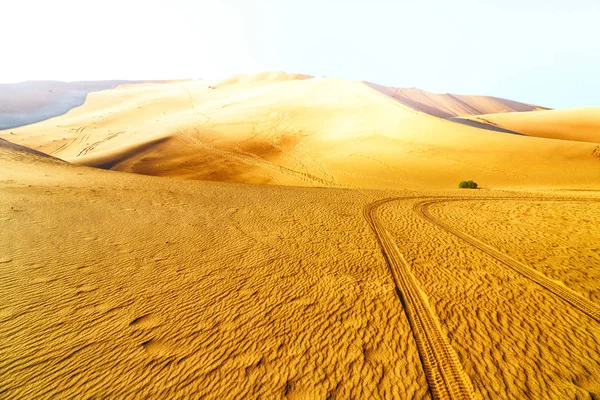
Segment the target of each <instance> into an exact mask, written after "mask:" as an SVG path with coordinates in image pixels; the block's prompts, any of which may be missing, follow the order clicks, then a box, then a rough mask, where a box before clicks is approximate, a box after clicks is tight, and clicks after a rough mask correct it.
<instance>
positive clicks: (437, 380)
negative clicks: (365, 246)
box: [364, 198, 473, 399]
mask: <svg viewBox="0 0 600 400" xmlns="http://www.w3.org/2000/svg"><path fill="white" fill-rule="evenodd" d="M401 199H402V200H404V199H406V198H390V199H383V200H379V201H376V202H374V203H371V204H368V205H367V206H366V207H365V208H364V215H365V218H366V219H367V221H368V222H369V224H370V225H371V228H372V229H373V232H374V233H375V236H376V237H377V240H378V242H379V244H380V246H381V248H382V250H383V254H384V256H385V259H386V261H387V264H388V266H389V269H390V272H391V273H392V276H393V278H394V282H395V284H396V293H397V294H398V297H400V299H401V301H402V303H403V305H404V310H405V312H406V315H407V316H408V320H409V322H410V326H411V329H412V331H413V335H414V337H415V341H416V343H417V348H418V350H419V355H420V357H421V362H422V363H423V369H424V370H425V376H426V378H427V383H428V385H429V389H430V391H431V393H432V395H433V397H434V398H435V399H472V398H473V387H472V385H471V382H470V380H469V378H468V377H467V375H466V374H465V372H464V371H463V369H462V365H461V364H460V361H459V359H458V356H457V355H456V353H455V352H454V350H453V349H452V347H451V346H450V343H449V342H448V339H447V337H446V335H445V334H444V332H443V331H442V329H441V327H440V324H439V322H438V321H437V318H436V316H435V313H434V311H433V310H432V309H431V307H430V306H429V302H428V300H427V297H426V295H425V293H424V292H423V291H422V290H421V288H420V287H419V284H418V282H417V280H416V278H415V277H414V275H413V274H412V273H411V271H410V266H409V265H408V263H407V262H406V260H405V258H404V256H403V255H402V253H400V251H399V250H398V247H397V246H396V243H395V242H394V240H393V239H392V237H391V235H390V234H389V232H388V231H387V230H386V229H385V228H384V227H383V226H382V224H381V221H380V220H379V218H378V217H377V209H378V208H379V207H380V206H382V205H384V204H386V203H388V202H390V201H394V200H401Z"/></svg>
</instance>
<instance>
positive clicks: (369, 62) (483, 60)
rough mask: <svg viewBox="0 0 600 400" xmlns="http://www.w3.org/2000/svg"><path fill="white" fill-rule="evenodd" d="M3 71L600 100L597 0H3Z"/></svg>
mask: <svg viewBox="0 0 600 400" xmlns="http://www.w3.org/2000/svg"><path fill="white" fill-rule="evenodd" d="M0 15H1V16H2V18H1V22H0V45H1V48H0V51H1V53H0V54H2V59H1V60H0V82H19V81H24V80H37V79H52V80H65V81H74V80H99V79H175V78H204V79H213V78H220V77H224V76H228V75H233V74H237V73H243V72H256V71H271V70H283V71H287V72H301V73H307V74H311V75H317V76H323V75H325V76H335V77H340V78H348V79H364V80H370V81H374V82H377V83H381V84H386V85H393V86H401V87H405V86H406V87H411V86H415V87H419V88H421V89H425V90H430V91H434V92H453V93H464V94H485V95H493V96H499V97H506V98H509V99H513V100H519V101H524V102H530V103H536V104H540V105H544V106H549V107H570V106H579V105H600V76H599V73H600V0H569V1H566V0H502V1H498V0H453V1H448V0H429V1H419V0H411V1H404V0H389V1H384V0H369V1H351V0H345V1H342V0H339V1H338V0H319V1H316V0H302V1H288V0H279V1H275V0H273V1H269V0H246V1H244V0H216V1H185V0H167V1H164V0H145V1H133V0H117V1H115V0H102V1H86V0H79V1H72V0H52V1H47V0H38V1H36V0H18V1H10V0H1V2H0Z"/></svg>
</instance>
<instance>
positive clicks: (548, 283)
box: [413, 198, 600, 322]
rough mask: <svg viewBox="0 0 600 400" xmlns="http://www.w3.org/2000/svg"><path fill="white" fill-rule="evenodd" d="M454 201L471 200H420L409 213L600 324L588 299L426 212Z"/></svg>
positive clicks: (598, 309) (599, 313) (599, 311)
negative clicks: (536, 285) (454, 237)
mask: <svg viewBox="0 0 600 400" xmlns="http://www.w3.org/2000/svg"><path fill="white" fill-rule="evenodd" d="M457 200H471V199H465V198H462V199H448V198H447V199H442V200H424V201H420V202H417V203H415V204H414V206H413V211H414V212H415V213H416V214H417V215H418V216H419V217H421V218H422V219H424V220H426V221H429V222H430V223H432V224H434V225H435V226H437V227H438V228H440V229H442V230H444V231H446V232H448V233H451V234H453V235H455V236H457V237H458V238H460V239H462V240H464V241H466V242H467V243H469V244H470V245H472V246H474V247H475V248H477V249H479V250H481V251H483V252H484V253H486V254H488V255H489V256H491V257H492V258H494V259H496V260H497V261H499V262H500V263H502V264H504V265H506V266H507V267H509V268H511V269H513V270H514V271H515V272H517V273H519V274H520V275H522V276H524V277H525V278H527V279H529V280H531V281H532V282H535V283H537V284H538V285H540V286H541V287H543V288H544V289H546V290H548V291H549V292H550V293H552V294H554V295H555V296H557V297H559V298H560V299H562V300H563V301H565V302H566V303H568V304H570V305H571V306H573V307H575V308H576V309H578V310H579V311H581V312H583V313H584V314H586V315H588V316H589V317H591V318H593V319H595V320H596V321H598V322H600V307H599V306H598V305H596V304H594V303H592V302H591V301H589V300H588V299H586V298H584V297H583V296H581V295H580V294H579V293H577V292H575V291H573V290H571V289H569V288H568V287H566V286H564V285H563V284H562V283H558V282H556V281H554V280H552V279H550V278H548V277H547V276H545V275H544V274H542V273H540V272H538V271H536V270H535V269H533V268H531V267H529V266H527V265H525V264H523V263H521V262H519V261H517V260H515V259H513V258H511V257H509V256H508V255H506V254H504V253H502V252H500V251H499V250H497V249H495V248H494V247H492V246H490V245H488V244H485V243H483V242H482V241H480V240H478V239H476V238H474V237H472V236H470V235H468V234H466V233H464V232H461V231H459V230H458V229H456V228H453V227H452V226H450V225H448V224H447V223H445V222H443V221H440V220H439V219H437V218H435V217H434V216H432V215H431V213H430V212H429V207H430V206H431V205H433V204H436V203H443V202H447V201H457ZM472 200H482V199H480V198H473V199H472ZM486 200H500V199H494V198H488V199H486ZM519 200H535V201H544V200H545V201H548V200H551V201H565V199H539V198H522V199H519ZM567 201H568V200H567Z"/></svg>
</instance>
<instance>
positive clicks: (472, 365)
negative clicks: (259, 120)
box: [0, 142, 600, 399]
mask: <svg viewBox="0 0 600 400" xmlns="http://www.w3.org/2000/svg"><path fill="white" fill-rule="evenodd" d="M0 176H1V180H0V204H1V207H0V229H1V230H0V232H1V233H0V249H2V251H1V254H0V397H2V398H65V397H68V398H150V397H152V398H182V397H186V396H189V397H192V398H200V397H207V398H239V397H248V398H257V397H262V398H284V397H286V398H291V399H310V398H407V399H410V398H432V397H437V398H490V399H498V398H536V399H542V398H544V399H549V398H553V399H556V398H578V399H589V398H596V397H597V396H600V307H599V306H598V305H599V304H600V280H599V279H598V278H599V277H600V225H599V224H598V223H597V221H598V220H600V207H599V201H600V192H597V191H596V192H594V191H560V190H552V191H550V190H546V191H541V190H540V191H528V192H526V191H523V190H520V191H500V190H446V191H433V190H431V191H397V190H396V191H394V190H361V189H343V188H308V187H294V186H288V187H283V186H273V185H270V186H269V185H249V184H238V183H219V182H202V181H187V180H181V179H168V178H159V177H150V176H142V175H135V174H127V173H121V172H115V171H103V170H97V169H92V168H89V167H85V166H73V165H69V164H67V163H64V162H62V161H59V160H57V159H53V158H48V157H43V156H41V155H37V154H33V153H28V152H25V151H23V149H22V148H19V147H17V146H11V145H7V144H6V143H5V142H4V143H3V144H2V146H0ZM595 396H596V397H595Z"/></svg>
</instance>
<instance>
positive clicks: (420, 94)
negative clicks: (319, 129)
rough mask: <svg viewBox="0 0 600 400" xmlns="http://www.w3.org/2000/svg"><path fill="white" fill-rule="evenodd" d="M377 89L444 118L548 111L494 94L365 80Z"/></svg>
mask: <svg viewBox="0 0 600 400" xmlns="http://www.w3.org/2000/svg"><path fill="white" fill-rule="evenodd" d="M365 84H367V85H369V86H370V87H372V88H373V89H375V90H377V91H379V92H381V93H383V94H385V95H386V96H389V97H391V98H393V99H396V100H397V101H399V102H400V103H402V104H404V105H405V106H407V107H410V108H413V109H415V110H418V111H421V112H424V113H426V114H430V115H433V116H436V117H440V118H450V117H459V116H466V115H479V114H496V113H506V112H516V111H519V112H523V111H539V110H548V108H545V107H540V106H536V105H532V104H526V103H519V102H516V101H512V100H507V99H501V98H499V97H491V96H470V95H462V94H450V93H445V94H439V93H431V92H426V91H425V90H421V89H417V88H395V87H389V86H382V85H378V84H376V83H372V82H365Z"/></svg>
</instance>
